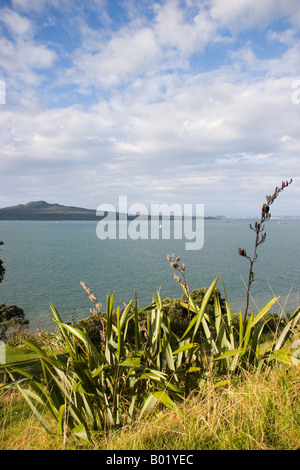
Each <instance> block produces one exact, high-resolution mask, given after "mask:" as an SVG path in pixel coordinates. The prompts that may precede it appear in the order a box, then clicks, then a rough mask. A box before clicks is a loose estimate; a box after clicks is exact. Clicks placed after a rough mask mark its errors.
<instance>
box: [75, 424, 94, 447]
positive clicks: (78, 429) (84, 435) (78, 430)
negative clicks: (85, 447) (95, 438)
mask: <svg viewBox="0 0 300 470" xmlns="http://www.w3.org/2000/svg"><path fill="white" fill-rule="evenodd" d="M72 433H73V434H74V436H76V437H78V438H79V439H82V440H84V441H87V442H89V443H91V442H92V440H91V436H90V435H89V433H88V431H87V429H86V427H85V425H84V424H83V423H81V424H78V425H77V426H75V427H74V428H73V429H72Z"/></svg>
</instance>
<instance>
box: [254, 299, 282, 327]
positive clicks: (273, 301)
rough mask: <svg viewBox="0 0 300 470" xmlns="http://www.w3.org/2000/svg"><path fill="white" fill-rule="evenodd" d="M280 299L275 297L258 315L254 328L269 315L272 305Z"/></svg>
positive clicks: (255, 318)
mask: <svg viewBox="0 0 300 470" xmlns="http://www.w3.org/2000/svg"><path fill="white" fill-rule="evenodd" d="M279 298H280V297H274V298H273V299H272V300H270V302H268V303H267V305H266V306H265V307H264V308H263V309H262V310H260V311H259V312H258V314H257V315H256V316H255V317H254V320H253V323H252V327H253V326H255V325H256V324H257V323H258V322H259V321H260V320H261V319H262V318H263V317H264V315H265V314H266V313H268V311H269V310H270V308H271V307H272V305H274V304H275V303H276V302H277V300H278V299H279Z"/></svg>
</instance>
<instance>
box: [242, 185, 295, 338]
mask: <svg viewBox="0 0 300 470" xmlns="http://www.w3.org/2000/svg"><path fill="white" fill-rule="evenodd" d="M292 181H293V180H292V179H291V180H290V181H289V182H288V181H283V182H282V184H281V187H280V188H278V187H277V186H276V188H275V191H274V194H273V195H272V196H266V203H264V204H263V206H262V209H261V217H260V222H255V225H254V227H252V225H251V224H249V227H250V229H251V230H253V231H254V232H255V245H254V251H253V255H252V258H250V256H248V255H247V252H246V250H245V248H243V249H242V248H239V249H238V253H239V255H240V256H243V257H245V258H247V259H248V260H249V263H250V268H249V277H248V286H247V296H246V308H245V313H244V320H243V324H244V331H245V326H246V321H247V316H248V309H249V296H250V288H251V285H252V283H253V282H254V271H253V265H254V263H255V261H256V260H257V248H258V246H259V245H261V244H262V243H264V241H265V239H266V236H267V234H266V233H265V232H264V228H265V226H264V222H266V221H267V220H270V218H271V214H270V206H271V205H272V204H273V202H274V201H275V199H276V198H277V196H278V194H279V193H280V192H281V191H283V189H284V188H286V187H287V186H288V185H289V184H291V183H292ZM263 232H264V233H263Z"/></svg>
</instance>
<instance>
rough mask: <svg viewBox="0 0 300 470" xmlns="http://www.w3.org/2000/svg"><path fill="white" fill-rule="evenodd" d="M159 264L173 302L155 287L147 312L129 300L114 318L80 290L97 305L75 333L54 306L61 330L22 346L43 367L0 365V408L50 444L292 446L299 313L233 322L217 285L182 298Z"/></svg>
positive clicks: (236, 317)
mask: <svg viewBox="0 0 300 470" xmlns="http://www.w3.org/2000/svg"><path fill="white" fill-rule="evenodd" d="M259 230H260V229H259ZM256 234H258V232H256ZM257 246H258V245H257V243H256V247H257ZM254 258H255V257H254ZM167 259H168V261H169V262H170V266H171V268H172V269H174V270H175V271H176V273H179V275H177V274H175V280H176V281H177V282H178V285H179V286H180V287H181V289H182V291H183V296H182V297H181V298H180V299H177V300H174V299H170V298H166V299H162V298H161V295H160V290H158V291H157V294H156V296H155V297H154V298H153V301H152V303H151V304H150V305H148V306H145V307H142V308H141V307H140V306H139V304H138V299H137V295H136V296H135V299H134V301H133V300H132V301H130V302H129V303H128V304H127V305H126V306H125V308H124V309H123V310H121V309H120V307H119V306H117V307H116V308H115V306H114V294H112V295H110V294H107V297H106V306H105V309H104V311H102V305H101V304H100V303H99V302H98V301H97V299H96V297H95V296H94V294H93V293H92V292H91V290H90V289H89V288H88V287H87V286H86V285H85V284H84V283H82V286H83V288H84V289H85V290H86V291H87V293H88V295H89V298H90V300H91V302H92V303H93V308H92V309H91V316H90V317H89V319H87V321H83V322H79V323H78V324H66V323H63V322H62V320H61V318H60V315H59V313H58V311H57V310H56V308H55V306H54V305H52V304H51V305H50V308H51V312H52V315H53V319H54V321H55V322H56V324H57V332H56V333H55V334H53V335H47V336H46V337H44V338H43V341H42V342H41V340H40V341H39V342H36V341H33V340H32V338H25V339H23V343H24V344H25V345H26V346H27V348H28V349H29V350H31V351H32V352H33V353H34V354H35V355H36V357H38V358H39V362H40V367H39V368H38V369H37V368H36V367H31V369H30V368H28V367H26V364H25V365H23V366H22V364H20V363H18V362H11V363H9V364H6V365H3V366H2V367H1V369H0V372H1V371H2V376H3V384H2V386H1V388H0V390H1V391H2V400H5V399H7V398H5V397H10V396H13V395H12V394H15V393H16V391H18V393H19V395H18V396H21V397H22V398H23V400H24V401H25V402H26V403H27V405H29V408H30V410H31V412H32V415H33V416H35V417H36V418H37V419H38V421H39V423H40V425H41V426H42V427H43V428H44V429H45V431H46V432H47V433H49V435H51V436H52V438H53V441H52V443H53V446H54V447H56V446H57V443H58V442H60V444H59V445H60V446H62V447H63V448H66V447H68V446H71V447H72V446H74V448H114V446H116V448H126V449H133V448H143V449H152V450H153V449H166V448H167V449H172V448H177V449H183V448H187V449H198V448H208V449H221V448H227V449H229V448H232V449H253V448H255V449H261V448H272V449H273V448H274V449H275V448H276V449H279V448H285V446H286V445H287V443H286V442H285V440H286V439H289V444H288V446H289V448H299V433H298V435H297V431H298V430H299V427H297V426H299V421H298V420H299V401H298V395H297V393H296V390H297V384H299V375H298V374H299V370H298V365H299V359H298V358H297V357H296V353H297V351H295V350H294V349H295V348H294V346H295V344H296V345H297V344H298V341H295V340H296V339H297V338H298V335H299V327H298V324H299V319H300V307H298V308H297V309H296V310H295V312H294V313H293V314H292V315H290V316H289V317H288V318H279V320H278V321H274V318H273V317H272V315H270V309H271V308H272V306H273V305H274V304H275V303H276V302H277V300H278V298H277V297H275V298H273V299H271V300H270V301H269V302H268V303H267V304H266V305H265V307H264V308H263V309H262V310H261V311H260V312H259V313H258V314H257V315H254V314H251V315H247V316H246V317H245V315H244V316H243V315H242V313H241V312H240V313H238V314H233V313H232V312H231V307H230V305H229V303H228V301H227V296H226V291H225V286H224V283H223V292H224V298H222V296H221V294H220V291H219V289H218V288H217V284H218V281H219V277H216V278H215V279H214V280H213V282H212V283H211V285H210V286H209V287H208V288H205V289H201V290H196V291H193V292H190V290H189V286H188V283H187V281H186V266H185V264H184V263H182V264H180V261H181V259H180V257H179V256H178V257H175V255H174V254H173V255H171V256H170V255H167ZM250 268H251V270H252V265H251V267H250ZM270 324H272V325H273V328H272V336H269V335H267V334H266V332H268V326H269V325H270ZM282 392H283V393H282ZM281 393H282V395H283V396H281ZM277 400H280V401H278V402H277ZM280 404H281V405H282V407H281V405H280ZM5 419H6V421H9V419H10V418H9V417H8V416H7V415H6V417H5ZM170 423H172V426H171V424H170ZM39 429H40V428H39ZM3 434H5V432H4V431H3ZM124 436H131V437H129V440H128V439H127V438H124ZM297 436H298V437H297ZM5 439H6V438H4V437H3V441H4V440H5ZM51 445H52V444H51Z"/></svg>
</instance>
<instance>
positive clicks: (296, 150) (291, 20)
mask: <svg viewBox="0 0 300 470" xmlns="http://www.w3.org/2000/svg"><path fill="white" fill-rule="evenodd" d="M299 118H300V2H299V0H178V1H177V0H157V1H151V0H86V1H85V2H82V1H79V0H64V1H62V0H0V181H1V191H0V207H6V206H11V205H16V204H20V203H21V204H25V203H27V202H29V201H36V200H45V201H47V202H49V203H54V202H57V203H59V204H65V205H76V206H80V207H87V208H94V209H95V208H97V207H98V205H99V204H102V203H111V204H114V205H115V206H116V209H117V208H118V200H119V196H127V198H128V204H129V205H130V204H131V203H144V204H148V205H150V204H151V203H161V204H162V203H167V204H173V203H179V204H193V205H195V204H204V205H205V214H207V215H209V214H211V215H218V214H223V215H229V216H230V215H255V216H256V215H259V213H260V208H261V204H262V203H263V202H264V198H265V196H266V194H270V193H272V192H273V190H274V188H275V186H276V185H280V184H281V181H282V180H287V179H290V178H293V179H294V182H293V184H292V185H291V186H289V188H287V189H285V190H284V191H283V193H282V194H281V195H280V197H279V198H278V200H277V201H276V208H275V204H274V208H273V210H272V213H273V214H290V215H300V132H299V130H300V126H299V123H300V119H299Z"/></svg>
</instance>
